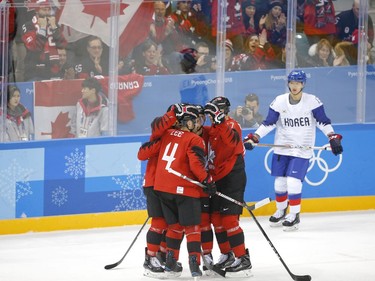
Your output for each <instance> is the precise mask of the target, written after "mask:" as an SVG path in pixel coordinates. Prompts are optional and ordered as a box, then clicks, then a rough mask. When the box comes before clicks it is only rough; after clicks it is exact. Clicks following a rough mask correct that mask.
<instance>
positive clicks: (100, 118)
mask: <svg viewBox="0 0 375 281" xmlns="http://www.w3.org/2000/svg"><path fill="white" fill-rule="evenodd" d="M108 130H109V112H108V100H107V98H106V97H105V96H104V94H103V92H102V86H101V84H100V82H99V81H98V80H97V79H96V78H94V77H88V78H86V79H85V80H84V81H83V82H82V98H81V99H79V100H78V102H77V105H76V112H75V116H73V118H72V134H73V135H75V136H76V138H87V137H98V136H103V135H107V134H108Z"/></svg>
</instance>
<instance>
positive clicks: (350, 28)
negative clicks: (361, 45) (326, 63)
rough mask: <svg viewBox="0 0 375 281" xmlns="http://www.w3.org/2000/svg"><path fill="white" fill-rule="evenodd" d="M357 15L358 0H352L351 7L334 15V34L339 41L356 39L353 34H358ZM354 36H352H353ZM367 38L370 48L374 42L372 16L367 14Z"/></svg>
mask: <svg viewBox="0 0 375 281" xmlns="http://www.w3.org/2000/svg"><path fill="white" fill-rule="evenodd" d="M358 16H359V0H354V1H353V5H352V8H351V9H350V10H347V11H343V12H341V13H339V14H338V15H337V16H336V31H337V32H336V34H337V39H338V40H339V41H348V42H353V43H355V42H354V41H357V42H358V38H355V36H353V34H355V33H357V34H358ZM353 37H354V38H353ZM367 40H368V42H369V43H370V49H371V48H372V46H373V42H374V25H373V22H372V18H371V16H370V15H369V16H368V33H367Z"/></svg>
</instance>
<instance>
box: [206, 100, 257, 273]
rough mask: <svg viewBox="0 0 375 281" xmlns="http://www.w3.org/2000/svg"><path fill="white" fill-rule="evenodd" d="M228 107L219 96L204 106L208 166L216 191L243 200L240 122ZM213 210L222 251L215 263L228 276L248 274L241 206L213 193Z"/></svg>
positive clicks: (243, 168) (244, 184) (243, 175)
mask: <svg viewBox="0 0 375 281" xmlns="http://www.w3.org/2000/svg"><path fill="white" fill-rule="evenodd" d="M229 107H230V102H229V100H228V99H227V98H225V97H220V96H219V97H215V98H214V99H212V100H211V101H210V102H209V103H207V104H206V106H205V113H206V114H207V115H208V116H209V118H210V120H211V123H212V126H211V127H210V129H209V132H208V133H209V146H210V147H209V149H208V167H209V172H210V174H211V175H212V177H213V179H214V181H215V182H216V186H217V190H218V191H220V192H222V193H223V194H225V195H227V196H230V197H232V198H234V199H236V200H237V201H240V202H243V201H244V192H245V186H246V173H245V163H244V157H243V155H244V151H245V149H244V146H243V144H242V141H241V140H242V132H241V127H240V125H239V124H238V123H237V121H235V120H234V119H232V118H230V117H229V116H228V113H229ZM211 209H212V210H213V213H212V215H211V220H212V224H213V225H214V229H215V235H216V239H217V241H218V244H219V247H220V251H221V253H222V255H221V257H220V258H219V262H218V263H217V264H216V266H218V267H220V268H225V271H226V272H227V275H228V276H249V275H250V269H251V267H252V266H251V262H250V256H249V252H248V249H246V247H245V237H244V233H243V230H242V228H241V227H240V225H239V217H240V215H241V214H242V207H240V206H238V205H236V204H234V203H232V202H230V201H227V200H225V199H223V198H221V197H219V196H213V198H212V206H211ZM233 255H234V256H235V258H234V257H233Z"/></svg>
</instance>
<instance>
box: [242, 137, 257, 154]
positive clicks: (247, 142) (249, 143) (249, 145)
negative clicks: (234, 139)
mask: <svg viewBox="0 0 375 281" xmlns="http://www.w3.org/2000/svg"><path fill="white" fill-rule="evenodd" d="M243 142H244V146H245V148H246V149H247V150H253V149H254V147H255V144H256V143H259V139H258V137H257V136H256V135H253V134H252V133H250V134H248V135H247V136H246V137H245V139H244V140H243Z"/></svg>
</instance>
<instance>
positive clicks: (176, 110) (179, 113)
mask: <svg viewBox="0 0 375 281" xmlns="http://www.w3.org/2000/svg"><path fill="white" fill-rule="evenodd" d="M173 111H174V114H175V115H176V117H177V119H178V118H180V117H181V116H182V114H184V106H183V104H181V103H175V104H174V105H173Z"/></svg>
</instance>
